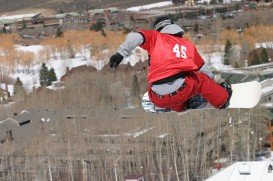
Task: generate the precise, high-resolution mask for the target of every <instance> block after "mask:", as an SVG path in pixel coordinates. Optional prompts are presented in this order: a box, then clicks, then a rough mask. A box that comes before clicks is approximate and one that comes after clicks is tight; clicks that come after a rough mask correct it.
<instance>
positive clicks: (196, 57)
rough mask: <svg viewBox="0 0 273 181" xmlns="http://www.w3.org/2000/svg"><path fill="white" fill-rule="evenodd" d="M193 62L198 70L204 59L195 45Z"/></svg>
mask: <svg viewBox="0 0 273 181" xmlns="http://www.w3.org/2000/svg"><path fill="white" fill-rule="evenodd" d="M193 61H194V63H195V64H196V65H197V67H198V70H199V69H201V67H202V66H203V65H204V64H205V61H204V60H203V58H202V57H201V56H200V54H199V53H198V51H197V49H196V47H195V46H194V60H193Z"/></svg>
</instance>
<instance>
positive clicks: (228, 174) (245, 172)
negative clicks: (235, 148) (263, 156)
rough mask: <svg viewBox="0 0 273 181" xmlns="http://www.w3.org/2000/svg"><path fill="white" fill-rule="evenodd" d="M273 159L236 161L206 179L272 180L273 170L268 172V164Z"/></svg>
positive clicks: (227, 180)
mask: <svg viewBox="0 0 273 181" xmlns="http://www.w3.org/2000/svg"><path fill="white" fill-rule="evenodd" d="M270 164H271V165H272V166H273V161H272V160H268V161H257V162H236V163H234V164H232V165H231V166H229V167H227V168H226V169H223V170H222V171H220V172H219V173H217V174H216V175H214V176H212V177H210V178H208V179H207V180H206V181H219V180H220V181H272V180H273V172H272V173H268V166H269V165H270Z"/></svg>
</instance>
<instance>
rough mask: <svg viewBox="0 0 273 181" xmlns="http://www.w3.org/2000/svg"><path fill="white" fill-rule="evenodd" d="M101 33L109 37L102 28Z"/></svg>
mask: <svg viewBox="0 0 273 181" xmlns="http://www.w3.org/2000/svg"><path fill="white" fill-rule="evenodd" d="M101 35H102V36H103V37H107V34H106V33H105V31H104V29H102V30H101Z"/></svg>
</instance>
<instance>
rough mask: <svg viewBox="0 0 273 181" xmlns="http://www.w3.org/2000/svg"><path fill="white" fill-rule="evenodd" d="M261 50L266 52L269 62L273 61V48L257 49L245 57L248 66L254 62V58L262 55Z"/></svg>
mask: <svg viewBox="0 0 273 181" xmlns="http://www.w3.org/2000/svg"><path fill="white" fill-rule="evenodd" d="M263 50H266V52H267V54H268V58H269V61H271V60H273V48H264V47H259V48H256V49H254V50H252V51H251V52H249V54H248V55H247V62H248V64H249V65H252V64H253V63H254V62H255V61H256V60H255V56H257V55H258V56H259V57H261V54H262V51H263Z"/></svg>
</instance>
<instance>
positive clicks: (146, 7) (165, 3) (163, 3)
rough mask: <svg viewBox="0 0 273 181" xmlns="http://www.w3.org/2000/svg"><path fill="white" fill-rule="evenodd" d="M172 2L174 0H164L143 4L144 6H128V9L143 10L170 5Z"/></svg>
mask: <svg viewBox="0 0 273 181" xmlns="http://www.w3.org/2000/svg"><path fill="white" fill-rule="evenodd" d="M172 4H173V3H172V1H164V2H159V3H154V4H148V5H143V6H135V7H131V8H127V9H126V10H127V11H134V12H137V11H141V10H147V9H152V8H159V7H164V6H170V5H172Z"/></svg>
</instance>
